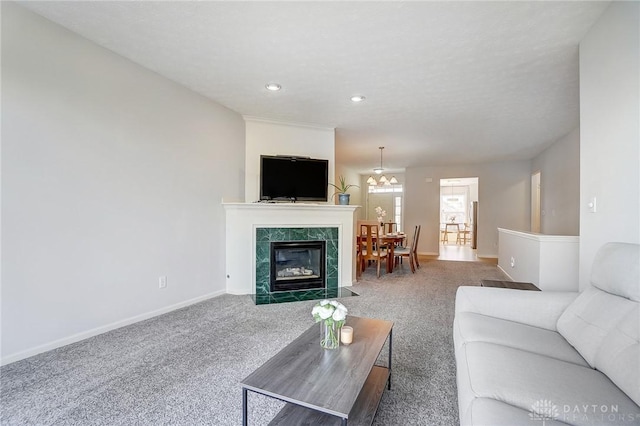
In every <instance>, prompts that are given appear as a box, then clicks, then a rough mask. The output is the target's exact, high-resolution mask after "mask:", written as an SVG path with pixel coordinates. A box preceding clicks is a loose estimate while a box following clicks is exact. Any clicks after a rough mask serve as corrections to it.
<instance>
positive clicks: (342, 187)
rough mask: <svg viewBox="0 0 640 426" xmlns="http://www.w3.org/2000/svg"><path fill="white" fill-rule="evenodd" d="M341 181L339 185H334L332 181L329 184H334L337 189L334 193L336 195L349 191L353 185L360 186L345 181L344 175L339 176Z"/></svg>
mask: <svg viewBox="0 0 640 426" xmlns="http://www.w3.org/2000/svg"><path fill="white" fill-rule="evenodd" d="M338 181H339V185H334V184H332V183H330V184H329V185H331V186H333V187H334V188H335V189H336V190H337V191H336V192H335V193H334V194H333V196H334V197H335V196H336V194H346V193H347V191H348V190H349V188H351V187H355V188H359V186H358V185H351V184H349V185H347V182H346V181H345V178H344V176H340V177H339V178H338Z"/></svg>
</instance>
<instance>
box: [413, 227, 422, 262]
mask: <svg viewBox="0 0 640 426" xmlns="http://www.w3.org/2000/svg"><path fill="white" fill-rule="evenodd" d="M421 229H422V225H418V232H417V233H416V240H415V242H414V243H413V245H412V246H411V247H412V248H413V262H414V263H415V264H416V268H419V267H420V262H418V241H419V240H420V230H421Z"/></svg>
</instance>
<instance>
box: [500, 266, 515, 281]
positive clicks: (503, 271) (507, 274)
mask: <svg viewBox="0 0 640 426" xmlns="http://www.w3.org/2000/svg"><path fill="white" fill-rule="evenodd" d="M497 266H498V269H500V270H501V271H502V273H504V274H505V275H506V276H507V278H509V279H510V280H511V281H515V280H514V279H513V278H512V277H511V275H509V273H508V272H507V271H505V270H504V269H502V266H500V265H497Z"/></svg>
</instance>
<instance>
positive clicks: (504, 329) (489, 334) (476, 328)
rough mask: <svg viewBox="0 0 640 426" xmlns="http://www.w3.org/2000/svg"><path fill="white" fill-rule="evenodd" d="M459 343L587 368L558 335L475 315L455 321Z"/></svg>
mask: <svg viewBox="0 0 640 426" xmlns="http://www.w3.org/2000/svg"><path fill="white" fill-rule="evenodd" d="M455 327H456V329H457V330H456V331H455V332H456V333H458V334H459V336H460V337H459V339H457V340H459V343H458V345H460V344H462V343H463V342H473V341H480V342H488V343H495V344H499V345H503V346H509V347H512V348H516V349H522V350H524V351H528V352H533V353H537V354H540V355H546V356H549V357H552V358H556V359H559V360H561V361H567V362H571V363H574V364H578V365H582V366H588V364H587V362H586V361H585V360H584V359H583V358H582V357H581V356H580V354H579V353H578V352H576V350H575V349H574V348H573V347H572V346H571V345H570V344H569V343H567V341H566V340H565V339H564V338H563V337H562V336H561V335H560V334H559V333H557V332H555V331H551V330H546V329H544V328H539V327H533V326H530V325H525V324H520V323H517V322H513V321H507V320H503V319H499V318H493V317H489V316H486V315H480V314H476V313H473V312H459V313H458V314H457V315H456V318H455Z"/></svg>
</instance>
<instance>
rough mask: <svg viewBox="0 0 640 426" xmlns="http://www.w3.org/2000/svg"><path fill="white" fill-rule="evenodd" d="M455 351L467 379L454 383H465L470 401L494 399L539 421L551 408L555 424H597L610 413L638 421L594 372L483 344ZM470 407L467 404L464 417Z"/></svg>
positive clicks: (633, 409)
mask: <svg viewBox="0 0 640 426" xmlns="http://www.w3.org/2000/svg"><path fill="white" fill-rule="evenodd" d="M458 351H459V352H460V353H459V354H458V355H459V359H460V362H461V363H465V364H466V368H463V369H460V368H459V370H458V371H459V374H466V375H467V377H465V378H459V380H458V381H459V383H467V384H468V386H469V388H470V389H469V390H468V391H469V392H471V393H472V394H473V395H474V397H475V398H490V399H495V400H497V401H501V402H504V403H506V404H509V405H513V406H514V407H517V408H520V409H522V410H526V411H531V410H537V411H540V413H539V414H541V415H542V414H544V412H545V411H544V410H545V409H546V407H548V406H550V405H551V406H555V407H558V412H559V417H555V418H556V420H559V421H562V422H565V423H569V424H574V425H594V424H602V423H603V415H605V414H608V411H611V410H613V408H612V407H615V410H617V413H618V414H619V415H625V416H627V418H634V419H635V420H634V421H635V422H637V421H638V419H640V407H638V406H637V405H636V404H635V403H634V402H633V401H632V400H631V399H629V397H628V396H627V395H625V394H624V393H623V392H622V391H621V390H620V389H618V388H617V387H616V386H615V385H614V384H613V383H612V382H611V381H610V380H609V379H608V378H607V377H606V376H605V375H604V374H602V373H601V372H599V371H597V370H593V369H591V368H587V367H583V366H579V365H576V364H573V363H570V362H565V361H560V360H557V359H554V358H549V357H546V356H543V355H539V354H534V353H531V352H527V351H523V350H520V349H515V348H509V347H505V346H501V345H496V344H493V343H486V342H469V343H466V344H464V345H463V346H462V347H461V348H460V349H459V350H458ZM467 397H468V396H467ZM473 404H474V402H473V401H470V403H466V404H465V405H466V409H465V412H466V411H467V410H469V409H471V408H470V407H472V405H473ZM461 408H462V404H461ZM605 411H607V413H605Z"/></svg>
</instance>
